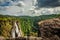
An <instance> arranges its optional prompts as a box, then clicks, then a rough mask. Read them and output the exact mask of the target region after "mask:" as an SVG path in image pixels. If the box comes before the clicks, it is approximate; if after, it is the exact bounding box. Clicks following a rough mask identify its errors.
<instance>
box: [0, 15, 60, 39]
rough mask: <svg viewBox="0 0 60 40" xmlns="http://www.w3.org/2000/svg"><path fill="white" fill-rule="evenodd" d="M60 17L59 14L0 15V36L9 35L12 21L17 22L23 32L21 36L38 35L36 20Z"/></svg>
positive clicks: (7, 36)
mask: <svg viewBox="0 0 60 40" xmlns="http://www.w3.org/2000/svg"><path fill="white" fill-rule="evenodd" d="M57 17H60V14H52V15H41V16H34V17H31V16H9V15H0V36H3V37H5V38H9V37H11V28H12V21H13V20H17V21H18V22H19V28H21V30H22V32H23V36H35V37H38V27H39V25H38V22H40V21H42V20H46V19H51V18H57Z"/></svg>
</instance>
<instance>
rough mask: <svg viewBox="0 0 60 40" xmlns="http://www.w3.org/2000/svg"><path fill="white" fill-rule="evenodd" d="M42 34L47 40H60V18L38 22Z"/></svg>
mask: <svg viewBox="0 0 60 40" xmlns="http://www.w3.org/2000/svg"><path fill="white" fill-rule="evenodd" d="M38 25H39V32H40V34H41V35H40V34H39V35H40V36H41V37H42V38H43V39H46V40H60V39H59V38H60V18H53V19H47V20H43V21H40V22H38Z"/></svg>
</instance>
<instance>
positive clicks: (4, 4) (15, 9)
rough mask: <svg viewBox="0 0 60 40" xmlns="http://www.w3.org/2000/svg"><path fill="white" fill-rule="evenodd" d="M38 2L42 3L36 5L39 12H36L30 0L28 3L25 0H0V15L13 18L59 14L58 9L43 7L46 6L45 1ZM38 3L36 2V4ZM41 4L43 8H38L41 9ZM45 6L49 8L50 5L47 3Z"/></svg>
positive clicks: (59, 10)
mask: <svg viewBox="0 0 60 40" xmlns="http://www.w3.org/2000/svg"><path fill="white" fill-rule="evenodd" d="M34 1H35V2H34V4H36V3H37V2H36V0H34ZM40 1H42V2H44V3H40V4H38V6H39V10H37V9H36V6H35V5H33V1H32V0H28V1H27V0H0V14H3V15H13V16H40V15H49V14H57V13H59V12H60V7H55V8H54V7H53V8H52V7H51V8H47V7H45V4H46V3H45V1H43V0H40ZM40 1H38V3H39V2H40ZM49 1H51V0H49ZM54 1H55V0H54ZM42 4H43V8H40V7H42ZM51 4H52V3H51ZM46 6H51V5H50V3H49V5H46ZM52 6H53V4H52Z"/></svg>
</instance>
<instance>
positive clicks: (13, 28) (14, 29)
mask: <svg viewBox="0 0 60 40" xmlns="http://www.w3.org/2000/svg"><path fill="white" fill-rule="evenodd" d="M16 35H17V37H21V35H22V34H21V29H20V30H19V28H18V25H17V23H16V22H14V25H13V27H12V38H15V37H16Z"/></svg>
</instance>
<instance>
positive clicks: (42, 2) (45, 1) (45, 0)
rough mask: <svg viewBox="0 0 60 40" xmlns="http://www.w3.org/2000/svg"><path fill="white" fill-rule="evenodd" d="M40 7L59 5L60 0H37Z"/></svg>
mask: <svg viewBox="0 0 60 40" xmlns="http://www.w3.org/2000/svg"><path fill="white" fill-rule="evenodd" d="M37 2H38V4H37V5H38V7H57V6H60V0H37Z"/></svg>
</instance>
